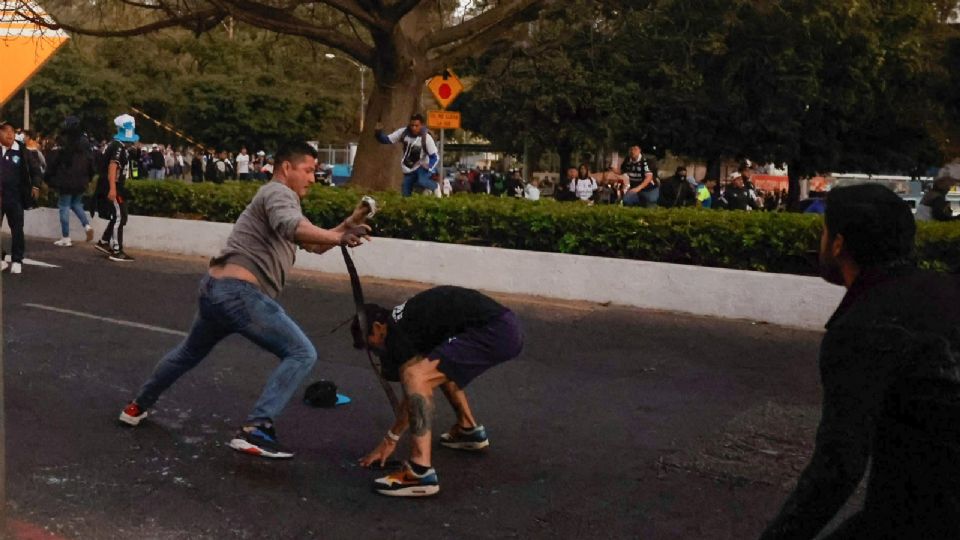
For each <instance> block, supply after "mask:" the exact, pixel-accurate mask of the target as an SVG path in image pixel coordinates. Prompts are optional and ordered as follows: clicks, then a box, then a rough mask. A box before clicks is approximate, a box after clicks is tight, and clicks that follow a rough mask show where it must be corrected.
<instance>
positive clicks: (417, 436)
mask: <svg viewBox="0 0 960 540" xmlns="http://www.w3.org/2000/svg"><path fill="white" fill-rule="evenodd" d="M438 364H439V361H437V360H421V361H418V362H412V363H411V364H409V365H406V366H404V369H403V373H402V378H403V390H404V392H405V393H406V395H407V413H408V415H409V421H410V435H411V436H412V439H413V445H412V448H411V452H410V461H413V462H414V463H416V464H417V465H423V466H429V465H430V458H431V455H430V445H431V442H432V441H431V434H432V433H431V432H432V431H433V390H434V388H436V387H437V386H440V385H441V384H443V383H444V382H446V377H445V376H444V375H443V374H442V373H440V372H439V371H438V370H437V365H438Z"/></svg>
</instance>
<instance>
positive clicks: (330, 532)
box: [2, 240, 820, 539]
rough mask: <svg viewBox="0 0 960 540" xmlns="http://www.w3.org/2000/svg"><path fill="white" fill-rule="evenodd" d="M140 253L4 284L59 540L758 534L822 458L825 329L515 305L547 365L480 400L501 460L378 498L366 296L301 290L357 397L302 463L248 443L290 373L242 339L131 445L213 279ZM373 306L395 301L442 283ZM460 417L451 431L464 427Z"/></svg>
mask: <svg viewBox="0 0 960 540" xmlns="http://www.w3.org/2000/svg"><path fill="white" fill-rule="evenodd" d="M361 249H362V248H361ZM134 255H135V256H137V261H136V262H135V263H133V264H124V265H121V264H118V263H111V262H108V261H106V260H105V259H103V258H102V257H101V256H99V255H98V254H96V252H95V251H94V250H93V249H92V247H90V246H89V245H80V246H75V247H73V248H69V249H63V248H55V247H53V246H52V245H50V243H49V241H46V240H42V241H41V240H28V257H30V258H33V259H36V260H40V261H43V262H45V263H49V264H53V265H57V266H58V267H57V268H49V267H38V266H26V267H25V271H24V274H22V275H20V276H9V275H7V274H4V275H3V277H2V281H3V308H4V312H3V323H4V338H5V346H6V347H5V352H4V360H5V363H6V372H5V378H6V380H5V383H6V392H7V393H6V407H7V409H6V410H7V426H6V427H7V459H8V481H7V492H8V499H9V502H8V506H9V508H10V510H11V512H12V514H13V515H14V516H15V517H16V518H17V519H19V520H22V521H25V522H29V523H32V524H34V525H36V526H39V527H42V528H45V529H47V530H49V531H52V532H55V533H56V534H57V535H59V536H60V537H64V538H77V539H79V538H96V539H101V538H104V539H106V538H118V539H119V538H123V539H127V538H160V539H166V538H171V539H173V538H176V539H180V538H189V539H201V538H211V539H221V538H298V539H299V538H421V537H422V538H457V539H463V538H493V537H495V538H503V537H519V538H751V537H755V536H756V535H757V534H759V532H760V531H761V530H762V529H763V527H764V524H765V523H766V521H767V520H768V519H770V518H771V517H772V516H773V514H775V512H776V510H777V509H778V507H779V504H780V503H781V501H782V499H783V498H784V496H785V495H786V493H787V491H788V490H789V489H790V487H791V486H792V484H793V481H794V480H795V478H796V475H797V474H798V472H799V470H800V468H801V467H802V465H803V463H804V461H805V459H806V457H807V456H808V454H809V451H810V446H811V442H812V430H813V428H814V427H815V425H816V421H817V414H818V409H817V404H818V400H819V389H818V384H817V371H816V349H817V345H818V342H819V337H820V336H819V334H818V333H814V332H802V331H795V330H788V329H782V328H777V327H771V326H765V325H756V324H753V323H750V322H739V321H722V320H715V319H704V318H694V317H687V316H679V315H676V314H669V313H655V312H648V311H640V310H634V309H626V308H619V307H611V306H600V305H594V304H577V303H563V302H553V301H549V300H543V299H535V298H525V297H516V296H512V297H510V296H497V295H495V296H496V297H497V298H498V299H499V300H501V301H502V302H504V303H505V304H507V305H508V306H510V307H511V308H513V309H514V311H516V312H517V313H518V314H519V315H520V318H521V320H522V322H523V325H524V327H525V330H526V334H527V340H526V341H527V345H526V350H525V351H524V353H523V355H522V356H521V357H520V358H519V359H517V360H515V361H512V362H510V363H508V364H505V365H503V366H501V367H498V368H496V369H494V370H492V371H490V372H488V373H487V374H485V375H484V376H483V377H481V378H480V379H478V380H477V381H475V382H474V384H473V385H471V387H470V388H469V389H468V391H469V395H470V397H471V400H472V404H473V408H474V411H475V412H476V414H477V416H478V419H479V420H480V421H481V422H482V423H484V424H485V425H486V427H487V429H488V431H489V433H490V438H491V447H490V448H489V450H488V451H487V452H485V453H483V454H480V455H475V454H463V453H458V452H454V451H450V450H446V449H442V448H438V449H437V450H436V451H435V453H434V465H435V466H436V468H437V470H438V473H439V475H440V479H441V493H440V495H439V496H438V497H436V498H434V499H431V500H397V499H392V498H386V497H380V496H377V495H376V494H373V493H372V492H371V491H370V486H369V484H370V481H371V480H372V479H373V478H375V477H376V476H377V474H376V473H373V472H370V471H366V470H363V469H360V468H358V467H357V466H356V465H355V462H356V459H357V458H358V457H359V456H361V455H363V454H364V453H365V452H366V451H368V450H369V449H371V448H372V447H373V445H375V444H376V443H377V441H378V440H379V439H380V438H381V437H382V436H383V433H384V432H385V430H386V429H387V428H388V427H389V425H390V421H391V416H390V411H389V407H388V404H387V402H386V399H385V397H384V396H383V395H382V392H381V390H380V388H379V387H378V385H377V384H376V382H375V379H374V377H373V375H372V373H371V372H370V368H369V367H368V365H367V361H366V358H365V357H364V356H363V355H362V354H361V353H359V352H357V351H354V350H353V349H352V348H351V347H350V343H349V341H350V340H349V332H348V331H346V329H344V330H340V331H339V332H337V333H335V334H333V335H330V333H329V332H330V329H331V328H332V327H334V326H336V324H337V323H339V322H341V321H342V320H344V319H345V318H347V317H349V316H350V315H351V314H352V310H353V304H352V299H351V296H350V289H349V282H348V281H347V280H346V279H345V278H344V279H341V278H336V277H317V276H311V275H307V274H299V273H298V274H297V275H296V276H295V277H294V279H293V280H292V283H290V284H289V285H288V288H287V290H286V291H285V293H284V294H283V296H282V297H281V303H282V304H284V305H285V306H286V308H287V311H288V312H289V313H290V314H291V315H292V316H293V317H294V319H296V320H298V321H299V322H300V323H301V325H302V326H303V328H304V329H305V331H306V332H307V334H308V335H309V336H310V338H311V339H313V340H314V343H315V344H316V346H317V349H318V351H319V352H320V361H319V362H318V364H317V367H316V369H315V371H314V372H313V373H312V374H311V376H310V378H309V380H310V381H312V380H316V379H318V378H327V379H332V380H334V381H335V382H336V383H337V384H338V385H339V386H340V388H341V391H342V392H343V393H346V394H347V395H349V396H350V397H351V398H353V400H354V401H353V403H352V404H350V405H347V406H345V407H342V408H338V409H335V410H326V409H312V408H309V407H307V406H305V405H303V404H302V403H300V402H299V394H298V399H296V400H295V401H293V402H291V404H290V406H289V407H288V408H287V410H286V411H285V413H284V415H283V416H282V417H281V418H280V419H279V420H278V426H277V429H278V434H279V435H280V437H281V440H282V441H283V442H284V443H285V444H287V445H288V446H290V447H292V448H293V449H294V450H295V451H296V452H297V457H296V459H294V460H292V461H287V462H270V461H263V460H259V459H257V458H252V457H249V456H245V455H240V454H237V453H234V452H233V451H231V450H230V449H229V448H227V446H226V442H227V441H228V440H229V438H230V436H231V435H232V433H233V431H234V430H235V428H236V427H237V425H238V422H240V421H241V420H242V419H243V418H244V416H245V414H246V413H247V412H248V409H249V408H250V407H251V406H252V404H253V402H254V401H255V399H256V397H257V396H258V394H259V392H260V389H261V386H262V384H263V383H264V381H265V380H266V377H267V375H268V374H269V372H270V370H271V369H272V368H273V367H274V366H275V360H274V358H272V357H271V356H270V355H269V354H268V353H265V352H263V351H260V350H259V349H257V348H256V347H255V346H253V345H252V344H250V343H248V342H246V341H245V340H243V338H240V337H231V338H229V339H228V340H227V341H225V342H224V343H222V344H221V345H220V346H219V347H218V348H217V349H215V350H214V352H213V354H212V355H211V356H210V357H209V358H208V359H207V361H206V362H205V363H203V364H201V365H200V366H199V367H198V368H197V369H195V370H194V371H193V372H191V373H189V374H187V375H186V376H185V377H184V378H183V379H181V381H180V382H179V383H178V384H177V385H176V386H174V387H173V388H172V389H171V390H170V391H169V392H168V393H167V394H166V395H165V396H164V397H163V398H162V399H161V400H160V402H159V403H158V404H157V409H156V411H155V415H154V416H152V417H150V419H149V421H148V422H146V423H144V424H142V425H141V427H140V428H137V429H128V428H123V427H120V426H118V424H117V422H116V417H117V415H118V413H119V411H120V409H121V408H122V406H123V405H124V404H125V403H126V402H127V401H128V400H129V399H130V398H131V397H132V396H133V395H134V394H135V392H136V389H137V388H138V387H139V385H140V384H141V383H142V382H143V380H144V379H145V377H146V376H147V375H148V374H149V372H150V371H151V369H152V368H153V366H154V364H155V363H156V362H157V360H158V359H159V358H160V357H161V356H162V355H163V354H164V352H166V351H167V350H168V349H169V348H171V347H173V346H174V345H175V344H176V343H177V341H178V339H179V338H178V336H177V335H175V333H170V332H169V331H168V332H165V331H164V329H167V330H172V331H174V332H176V331H184V330H186V329H187V328H188V325H189V323H190V320H191V318H192V316H193V313H194V310H195V306H196V296H195V292H196V287H197V282H198V279H199V277H200V276H201V275H202V273H203V271H204V269H205V264H204V261H203V260H202V259H199V258H172V257H163V256H159V255H156V254H154V255H149V254H146V253H134ZM329 256H338V255H337V254H336V253H335V252H334V253H331V254H330V255H329ZM356 258H357V265H358V267H359V269H360V272H361V274H362V273H363V257H362V251H360V252H358V253H357V257H356ZM427 263H428V261H397V264H427ZM504 278H505V279H509V276H505V277H504ZM365 286H366V292H367V297H368V299H370V300H373V301H378V302H380V303H383V304H391V303H399V302H400V301H402V300H403V299H404V298H406V297H409V296H410V295H412V294H413V293H415V292H416V291H417V290H419V289H422V288H423V287H424V286H423V285H418V284H410V283H395V282H379V281H369V282H365ZM598 286H607V285H606V284H598ZM27 304H33V306H28V305H27ZM36 306H44V307H36ZM49 308H54V309H57V310H70V311H74V312H78V313H84V314H88V315H92V316H95V317H101V318H107V319H111V320H105V319H95V318H89V317H83V316H79V315H76V314H70V313H65V312H62V311H51V310H50V309H49ZM784 309H789V306H784ZM115 321H126V322H133V323H138V324H141V325H148V326H150V327H145V326H144V327H132V326H128V325H123V324H118V323H117V322H115ZM437 397H438V398H440V399H441V400H442V396H441V395H440V394H439V393H438V395H437ZM437 405H438V406H437V410H438V418H437V421H436V425H437V426H439V427H443V428H445V427H446V426H448V425H450V424H451V423H452V421H453V416H452V414H451V413H450V411H449V408H448V407H446V406H445V404H444V403H443V402H442V401H438V403H437ZM435 435H436V434H435ZM401 452H402V453H403V454H405V445H404V446H402V447H401ZM401 457H402V456H401Z"/></svg>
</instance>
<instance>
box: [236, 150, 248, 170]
mask: <svg viewBox="0 0 960 540" xmlns="http://www.w3.org/2000/svg"><path fill="white" fill-rule="evenodd" d="M249 173H250V155H249V154H238V155H237V174H249Z"/></svg>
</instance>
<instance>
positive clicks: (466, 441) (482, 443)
mask: <svg viewBox="0 0 960 540" xmlns="http://www.w3.org/2000/svg"><path fill="white" fill-rule="evenodd" d="M440 444H441V445H442V446H446V447H447V448H454V449H456V450H483V449H484V448H486V447H488V446H490V440H489V439H487V430H486V429H484V427H483V426H476V427H474V428H471V429H467V428H464V427H461V426H460V425H455V426H453V427H452V428H450V431H448V432H446V433H444V434H443V435H440Z"/></svg>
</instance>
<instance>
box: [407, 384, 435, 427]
mask: <svg viewBox="0 0 960 540" xmlns="http://www.w3.org/2000/svg"><path fill="white" fill-rule="evenodd" d="M409 409H410V433H411V434H413V436H414V437H422V436H423V435H426V434H427V433H429V432H430V429H431V427H432V426H431V424H432V423H433V403H432V402H431V400H429V399H428V398H427V397H426V396H424V395H422V394H411V395H410V402H409Z"/></svg>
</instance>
